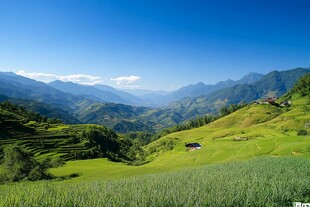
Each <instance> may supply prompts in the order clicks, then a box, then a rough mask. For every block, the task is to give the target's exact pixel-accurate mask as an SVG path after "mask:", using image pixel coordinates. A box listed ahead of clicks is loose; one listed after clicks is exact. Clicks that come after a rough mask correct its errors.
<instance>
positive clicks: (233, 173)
mask: <svg viewBox="0 0 310 207" xmlns="http://www.w3.org/2000/svg"><path fill="white" fill-rule="evenodd" d="M309 166H310V161H309V159H304V158H293V157H291V158H260V159H253V160H249V161H242V162H232V163H226V164H215V165H208V166H204V167H200V168H197V169H192V170H181V171H177V172H169V173H161V174H153V175H145V176H140V177H135V178H127V179H118V180H110V181H104V180H101V179H98V178H97V179H96V180H88V181H84V180H83V181H80V182H75V183H72V182H64V181H62V182H36V183H28V182H24V183H19V184H15V185H2V186H0V191H1V194H0V206H51V207H53V206H55V207H56V206H57V207H58V206H85V207H87V206H91V207H93V206H126V207H127V206H257V207H260V206H292V203H293V202H296V201H301V202H310V194H309V191H310V187H309V186H310V174H309Z"/></svg>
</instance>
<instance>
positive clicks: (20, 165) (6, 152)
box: [0, 145, 64, 182]
mask: <svg viewBox="0 0 310 207" xmlns="http://www.w3.org/2000/svg"><path fill="white" fill-rule="evenodd" d="M0 155H1V156H0V158H1V162H0V163H1V167H2V168H3V171H4V172H3V173H2V174H1V175H0V182H16V181H21V180H31V181H34V180H43V179H51V178H53V176H52V175H51V174H50V173H49V172H48V171H47V170H48V168H51V167H58V166H61V165H63V164H64V162H63V161H62V160H61V159H60V158H58V159H54V160H51V159H50V158H46V159H44V160H42V161H37V160H36V159H35V157H34V155H33V154H32V153H31V152H28V151H26V150H24V149H23V148H21V147H20V146H18V145H8V146H6V147H5V148H4V149H2V152H0Z"/></svg>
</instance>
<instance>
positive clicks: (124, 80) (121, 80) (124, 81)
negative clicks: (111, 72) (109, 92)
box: [110, 75, 141, 88]
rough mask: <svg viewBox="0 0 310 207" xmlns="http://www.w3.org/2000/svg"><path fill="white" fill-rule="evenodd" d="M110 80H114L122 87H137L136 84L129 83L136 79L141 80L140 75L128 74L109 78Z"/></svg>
mask: <svg viewBox="0 0 310 207" xmlns="http://www.w3.org/2000/svg"><path fill="white" fill-rule="evenodd" d="M110 80H111V81H115V82H116V85H118V86H119V87H122V88H138V87H139V86H137V85H130V84H131V83H134V82H136V81H139V80H141V77H139V76H135V75H130V76H121V77H117V78H111V79H110Z"/></svg>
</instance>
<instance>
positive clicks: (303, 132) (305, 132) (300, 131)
mask: <svg viewBox="0 0 310 207" xmlns="http://www.w3.org/2000/svg"><path fill="white" fill-rule="evenodd" d="M297 135H299V136H306V135H308V131H307V130H305V129H300V130H298V131H297Z"/></svg>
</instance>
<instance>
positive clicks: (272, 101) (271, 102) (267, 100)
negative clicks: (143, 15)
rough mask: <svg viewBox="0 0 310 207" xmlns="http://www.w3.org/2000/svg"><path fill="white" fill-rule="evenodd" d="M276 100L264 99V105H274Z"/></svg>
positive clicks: (274, 98)
mask: <svg viewBox="0 0 310 207" xmlns="http://www.w3.org/2000/svg"><path fill="white" fill-rule="evenodd" d="M276 100H277V98H276V97H273V98H266V99H265V103H268V104H274V103H275V102H276Z"/></svg>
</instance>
